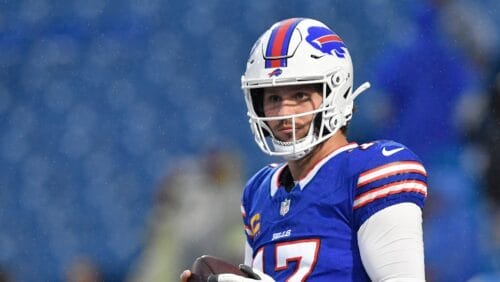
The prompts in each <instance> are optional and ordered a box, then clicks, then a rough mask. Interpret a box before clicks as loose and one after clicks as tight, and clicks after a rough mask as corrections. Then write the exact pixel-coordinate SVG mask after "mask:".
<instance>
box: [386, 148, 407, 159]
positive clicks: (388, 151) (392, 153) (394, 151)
mask: <svg viewBox="0 0 500 282" xmlns="http://www.w3.org/2000/svg"><path fill="white" fill-rule="evenodd" d="M401 150H404V148H403V147H399V148H396V149H392V150H387V148H385V147H384V148H383V149H382V155H384V156H386V157H389V156H392V155H394V154H396V153H397V152H399V151H401Z"/></svg>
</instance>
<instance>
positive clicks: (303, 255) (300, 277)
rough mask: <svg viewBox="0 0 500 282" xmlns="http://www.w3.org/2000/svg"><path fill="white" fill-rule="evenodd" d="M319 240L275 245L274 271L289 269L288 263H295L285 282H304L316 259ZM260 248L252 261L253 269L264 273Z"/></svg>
mask: <svg viewBox="0 0 500 282" xmlns="http://www.w3.org/2000/svg"><path fill="white" fill-rule="evenodd" d="M319 242H320V241H319V239H305V240H297V241H290V242H282V243H277V244H276V245H275V247H274V251H275V258H276V261H275V265H274V271H276V272H278V271H282V270H285V269H288V268H289V267H291V266H290V265H289V264H290V262H295V269H294V271H293V273H292V275H290V276H289V277H288V278H287V279H286V280H285V281H287V282H302V281H306V279H307V277H308V276H309V275H310V274H311V272H312V270H313V269H314V266H315V265H316V261H317V259H318V250H319V245H320V243H319ZM262 250H263V249H262V248H261V249H260V250H259V251H258V252H257V254H256V255H255V258H254V260H253V267H255V268H257V269H259V270H261V271H264V272H265V269H263V266H264V261H263V259H264V257H263V252H262Z"/></svg>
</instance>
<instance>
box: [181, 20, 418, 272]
mask: <svg viewBox="0 0 500 282" xmlns="http://www.w3.org/2000/svg"><path fill="white" fill-rule="evenodd" d="M368 87H369V84H368V83H365V84H363V85H361V86H360V87H359V88H357V89H356V90H353V67H352V62H351V57H350V54H349V51H348V49H347V48H346V46H345V44H344V42H343V41H342V39H341V38H340V37H339V36H338V35H337V34H336V33H334V32H333V31H332V30H331V29H330V28H328V27H327V26H326V25H325V24H323V23H321V22H319V21H316V20H313V19H305V18H292V19H286V20H283V21H280V22H278V23H276V24H274V25H273V26H272V27H271V28H270V29H269V30H267V31H266V32H265V33H264V34H263V35H262V36H261V37H260V38H259V39H258V40H257V42H256V43H255V45H254V46H253V48H252V51H251V54H250V58H249V60H248V62H247V68H246V72H245V74H244V75H243V77H242V88H243V92H244V96H245V101H246V105H247V107H248V115H249V118H250V126H251V129H252V132H253V135H254V137H255V141H256V142H257V144H258V146H259V147H260V149H262V151H264V152H265V153H267V154H269V155H271V156H280V157H282V158H283V159H284V160H285V162H284V163H281V164H276V165H269V166H266V167H264V168H263V169H261V170H260V171H259V172H257V173H256V174H255V175H254V176H253V177H252V178H251V179H250V180H249V181H248V183H247V185H246V187H245V190H244V192H243V197H242V206H241V212H242V215H243V221H244V226H245V231H246V237H247V244H246V256H245V265H243V266H242V270H243V271H245V272H251V275H250V277H254V278H245V277H241V276H237V275H234V274H220V275H218V276H214V277H212V279H213V281H247V282H249V281H256V280H261V281H386V282H388V281H425V274H424V252H423V239H422V210H421V209H422V207H423V205H424V201H425V198H426V195H427V184H426V183H427V175H426V170H425V168H424V166H423V165H422V163H421V161H420V160H419V158H418V157H417V156H416V155H415V154H414V153H413V152H411V151H410V150H409V149H408V148H406V147H405V146H404V145H402V144H399V143H396V142H394V141H388V140H379V141H374V142H370V143H365V144H357V143H354V142H349V141H348V140H347V137H346V130H347V125H348V122H349V120H350V119H351V117H352V111H353V102H354V99H355V98H356V97H357V96H358V95H359V94H360V93H361V92H363V91H364V90H366V89H367V88H368ZM188 276H189V271H185V272H184V273H183V274H182V275H181V279H183V280H184V281H185V280H186V278H187V277H188ZM211 281H212V280H211Z"/></svg>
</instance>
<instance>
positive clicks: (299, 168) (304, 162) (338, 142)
mask: <svg viewBox="0 0 500 282" xmlns="http://www.w3.org/2000/svg"><path fill="white" fill-rule="evenodd" d="M348 143H349V142H347V138H346V137H345V135H344V134H343V133H341V132H337V133H335V134H334V135H333V136H332V137H330V138H329V139H328V140H326V141H325V142H323V143H321V144H319V145H318V146H316V148H314V150H313V151H312V152H311V153H310V154H308V155H307V156H305V157H303V158H302V159H300V160H295V161H288V168H289V169H290V172H291V174H292V177H293V179H294V180H296V181H297V180H301V179H302V178H304V177H305V176H306V175H307V174H308V173H309V171H311V169H312V168H313V167H314V166H315V165H316V164H317V163H318V162H320V161H321V160H322V159H324V158H325V157H326V156H328V155H329V154H330V153H332V152H333V151H335V150H337V149H339V148H340V147H343V146H345V145H347V144H348Z"/></svg>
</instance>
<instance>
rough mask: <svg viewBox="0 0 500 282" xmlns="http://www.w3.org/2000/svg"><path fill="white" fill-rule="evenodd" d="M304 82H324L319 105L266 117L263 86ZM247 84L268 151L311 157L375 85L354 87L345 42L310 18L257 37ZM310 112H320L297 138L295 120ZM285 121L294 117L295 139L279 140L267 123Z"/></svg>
mask: <svg viewBox="0 0 500 282" xmlns="http://www.w3.org/2000/svg"><path fill="white" fill-rule="evenodd" d="M299 84H322V85H323V103H322V104H321V106H320V107H319V108H318V109H316V110H314V111H311V112H306V113H301V114H293V115H286V116H278V117H265V116H264V115H263V113H262V97H259V95H260V96H261V95H262V94H261V93H262V91H259V90H258V89H259V88H260V89H262V88H267V87H275V86H288V85H299ZM241 85H242V89H243V92H244V94H245V101H246V105H247V107H248V116H249V118H250V119H249V122H250V127H251V129H252V133H253V134H254V136H255V141H256V142H257V144H258V145H259V147H260V148H261V149H262V151H264V152H265V153H267V154H269V155H271V156H281V157H283V158H285V159H286V160H297V159H300V158H302V157H304V156H306V155H307V154H308V153H310V152H311V151H312V150H313V148H314V147H315V146H316V145H318V144H319V143H321V142H323V141H325V140H326V139H328V138H329V137H331V136H332V135H333V134H335V133H336V132H337V130H339V129H340V128H341V127H342V126H345V125H346V124H347V122H348V121H349V120H350V119H351V116H352V110H353V101H354V98H356V96H358V95H359V94H360V93H361V92H363V91H364V90H366V89H367V88H369V87H370V84H369V83H367V82H365V83H364V84H363V85H361V86H360V87H359V88H358V89H356V91H354V92H353V91H352V86H353V70H352V62H351V56H350V55H349V51H348V50H347V48H346V46H345V45H344V42H343V41H342V39H340V37H339V36H338V35H337V34H335V33H334V32H333V31H332V30H331V29H329V28H328V27H327V26H326V25H325V24H323V23H321V22H319V21H316V20H313V19H305V18H292V19H286V20H283V21H280V22H278V23H276V24H274V25H273V26H272V27H271V28H270V29H268V30H267V31H266V32H265V33H264V34H263V35H262V36H261V37H260V38H259V39H258V40H257V42H256V43H255V44H254V46H253V47H252V50H251V51H250V58H249V59H248V62H247V67H246V71H245V74H244V75H243V76H242V78H241ZM259 93H260V94H259ZM305 115H314V119H313V123H314V124H311V125H310V126H309V132H308V134H307V136H305V137H303V138H301V139H297V138H295V119H296V118H297V117H300V116H305ZM281 119H288V120H291V123H292V128H293V132H294V133H293V139H292V141H290V142H283V141H280V140H278V139H276V138H275V137H274V136H273V133H272V131H271V129H270V128H269V127H268V125H267V123H266V122H267V121H269V120H281ZM270 140H271V143H272V146H271V144H270V143H269V141H270Z"/></svg>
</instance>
